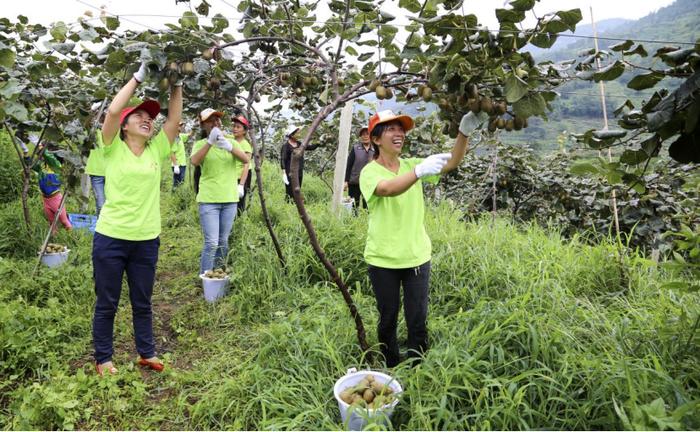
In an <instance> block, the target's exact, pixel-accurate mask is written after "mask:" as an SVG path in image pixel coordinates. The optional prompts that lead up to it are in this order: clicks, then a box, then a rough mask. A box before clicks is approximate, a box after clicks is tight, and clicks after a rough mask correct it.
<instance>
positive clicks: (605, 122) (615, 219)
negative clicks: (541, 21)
mask: <svg viewBox="0 0 700 432" xmlns="http://www.w3.org/2000/svg"><path fill="white" fill-rule="evenodd" d="M590 10H591V24H592V25H593V42H594V43H595V54H596V58H595V64H596V68H597V69H598V70H599V71H600V58H598V31H597V30H596V27H595V20H594V19H593V6H591V7H590ZM599 88H600V102H601V104H602V106H603V130H608V109H607V107H606V106H605V84H604V83H603V80H601V81H600V83H599ZM598 155H599V156H600V150H598ZM608 162H612V151H611V150H610V147H608ZM611 192H612V195H611V197H610V205H611V206H612V210H613V222H614V224H615V235H616V236H617V238H618V239H619V238H620V218H619V216H618V211H617V194H616V193H615V189H614V188H612V189H611Z"/></svg>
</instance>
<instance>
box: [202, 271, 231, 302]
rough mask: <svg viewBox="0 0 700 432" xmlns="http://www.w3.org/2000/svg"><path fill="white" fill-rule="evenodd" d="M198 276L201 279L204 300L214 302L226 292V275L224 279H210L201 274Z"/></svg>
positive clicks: (227, 278) (227, 279)
mask: <svg viewBox="0 0 700 432" xmlns="http://www.w3.org/2000/svg"><path fill="white" fill-rule="evenodd" d="M199 278H200V279H202V286H203V287H204V300H206V301H208V302H209V303H213V302H215V301H216V300H218V299H219V298H221V297H223V296H225V295H226V294H227V293H228V281H229V277H228V276H226V277H225V278H224V279H212V278H208V277H206V276H204V275H203V274H201V275H199Z"/></svg>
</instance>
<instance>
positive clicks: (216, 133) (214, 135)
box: [207, 127, 224, 145]
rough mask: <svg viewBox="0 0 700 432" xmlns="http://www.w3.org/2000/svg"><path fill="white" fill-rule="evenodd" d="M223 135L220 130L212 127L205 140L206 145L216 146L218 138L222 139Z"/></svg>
mask: <svg viewBox="0 0 700 432" xmlns="http://www.w3.org/2000/svg"><path fill="white" fill-rule="evenodd" d="M223 136H224V134H223V132H221V129H219V128H218V127H213V128H212V129H211V132H209V137H208V138H207V144H209V145H216V142H217V141H218V140H219V137H223Z"/></svg>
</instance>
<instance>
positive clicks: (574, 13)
mask: <svg viewBox="0 0 700 432" xmlns="http://www.w3.org/2000/svg"><path fill="white" fill-rule="evenodd" d="M556 15H557V16H558V17H559V18H561V19H562V20H563V21H564V22H565V23H566V24H567V25H568V26H569V30H571V31H572V32H573V31H576V24H578V23H579V22H580V21H581V20H582V19H583V15H581V9H578V8H576V9H570V10H568V11H559V12H557V13H556Z"/></svg>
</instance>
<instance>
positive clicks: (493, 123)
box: [488, 119, 498, 132]
mask: <svg viewBox="0 0 700 432" xmlns="http://www.w3.org/2000/svg"><path fill="white" fill-rule="evenodd" d="M496 122H498V119H494V120H491V121H490V122H489V127H488V129H489V132H496V129H498V127H497V126H496Z"/></svg>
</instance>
